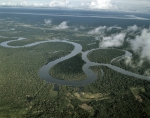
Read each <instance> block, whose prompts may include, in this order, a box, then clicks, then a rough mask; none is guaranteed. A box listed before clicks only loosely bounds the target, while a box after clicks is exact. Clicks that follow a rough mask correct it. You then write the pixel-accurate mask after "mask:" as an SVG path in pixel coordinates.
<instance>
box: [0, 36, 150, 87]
mask: <svg viewBox="0 0 150 118" xmlns="http://www.w3.org/2000/svg"><path fill="white" fill-rule="evenodd" d="M25 39H26V38H22V37H20V38H18V39H17V40H9V41H5V42H2V43H1V44H0V46H3V47H6V48H23V47H31V46H35V45H38V44H41V43H47V42H63V43H69V44H72V45H74V47H75V48H74V50H73V51H72V52H71V53H70V54H68V55H66V56H64V57H61V58H59V59H56V60H54V61H51V62H49V63H48V64H47V65H44V66H43V67H41V68H40V70H39V73H38V75H39V76H40V78H42V79H44V80H45V81H46V82H48V83H54V84H61V85H68V86H82V85H86V84H90V83H92V82H94V81H95V80H96V79H97V74H95V73H94V72H93V71H92V70H91V69H90V67H91V66H106V67H108V68H110V69H112V70H114V71H117V72H119V73H122V74H124V75H128V76H133V77H136V78H139V79H144V80H148V81H150V77H148V76H143V75H139V74H136V73H132V72H130V71H126V70H124V69H122V68H119V67H117V66H114V65H111V64H102V63H95V62H91V61H90V60H89V59H88V58H87V55H88V53H90V52H92V51H94V50H98V49H100V48H97V49H92V50H89V51H86V52H82V46H81V45H80V44H78V43H75V42H70V41H67V40H48V41H39V42H35V43H31V44H27V45H24V46H10V45H8V43H10V42H14V41H19V40H25ZM122 51H125V50H122ZM78 53H82V60H84V61H85V62H86V63H85V64H84V65H83V67H82V69H83V71H84V73H85V74H86V75H87V78H86V79H85V80H81V81H67V80H59V79H55V78H53V77H52V76H51V75H50V74H49V70H50V69H51V68H52V67H53V66H54V65H56V64H57V63H59V62H62V61H64V60H67V59H69V58H71V57H73V56H75V55H77V54H78ZM129 56H132V54H131V53H130V52H128V51H125V55H123V56H119V57H116V58H114V59H112V61H111V63H112V62H113V61H115V60H122V59H124V58H126V57H129ZM101 73H102V76H103V74H104V72H103V70H101Z"/></svg>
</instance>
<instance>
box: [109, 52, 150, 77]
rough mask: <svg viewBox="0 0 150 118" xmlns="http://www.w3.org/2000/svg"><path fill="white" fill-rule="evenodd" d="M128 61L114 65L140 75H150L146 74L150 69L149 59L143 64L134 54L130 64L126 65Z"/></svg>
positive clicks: (116, 62) (144, 60) (124, 60)
mask: <svg viewBox="0 0 150 118" xmlns="http://www.w3.org/2000/svg"><path fill="white" fill-rule="evenodd" d="M126 60H127V59H123V60H121V61H114V62H113V63H112V64H113V65H115V66H118V67H120V68H123V69H125V70H128V71H131V72H134V73H137V74H140V75H146V76H147V75H149V74H147V73H146V71H147V70H148V69H149V67H150V62H149V61H148V60H147V59H143V62H142V63H141V62H140V61H141V59H140V57H139V56H138V55H136V54H133V56H132V60H130V61H129V62H128V63H126ZM140 63H141V64H140Z"/></svg>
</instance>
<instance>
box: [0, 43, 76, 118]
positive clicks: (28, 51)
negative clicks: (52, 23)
mask: <svg viewBox="0 0 150 118" xmlns="http://www.w3.org/2000/svg"><path fill="white" fill-rule="evenodd" d="M73 48H74V47H73V46H72V45H70V44H66V43H46V44H40V45H37V46H34V47H30V48H20V49H9V48H3V47H0V73H1V74H0V93H1V95H0V117H18V118H20V117H22V115H25V114H26V113H27V112H28V111H30V109H31V107H34V104H33V103H32V102H31V103H29V101H30V100H31V101H32V100H33V99H35V98H36V96H37V95H38V94H39V93H40V92H42V91H43V89H44V88H45V86H49V87H48V88H47V91H49V92H50V93H49V92H48V93H47V94H50V95H51V96H54V97H55V96H56V95H57V92H56V93H55V92H54V91H52V90H53V85H46V82H45V81H43V80H42V79H41V78H39V76H38V71H39V69H40V68H41V67H42V66H43V65H44V64H46V63H48V62H49V61H53V60H55V59H57V58H60V57H62V56H65V55H67V54H69V53H70V51H72V50H73ZM58 50H61V51H60V52H57V53H51V52H55V51H58ZM65 50H67V51H65ZM47 96H48V95H46V97H47ZM38 99H40V98H38ZM43 99H44V97H43ZM48 99H49V97H48ZM53 99H54V98H53Z"/></svg>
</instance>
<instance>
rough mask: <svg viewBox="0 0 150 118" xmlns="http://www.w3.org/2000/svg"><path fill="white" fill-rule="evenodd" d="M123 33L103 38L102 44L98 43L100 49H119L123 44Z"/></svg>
mask: <svg viewBox="0 0 150 118" xmlns="http://www.w3.org/2000/svg"><path fill="white" fill-rule="evenodd" d="M125 35H126V34H125V33H119V34H113V35H111V36H109V37H103V40H102V42H101V43H100V47H101V48H107V47H119V46H121V45H122V44H123V42H124V38H125Z"/></svg>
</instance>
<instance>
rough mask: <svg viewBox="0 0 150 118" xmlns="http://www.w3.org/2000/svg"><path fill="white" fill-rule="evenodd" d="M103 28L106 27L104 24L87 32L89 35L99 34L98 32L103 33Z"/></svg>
mask: <svg viewBox="0 0 150 118" xmlns="http://www.w3.org/2000/svg"><path fill="white" fill-rule="evenodd" d="M105 29H107V27H106V26H100V27H97V28H95V29H93V30H91V31H89V32H88V33H87V34H90V35H100V34H103V33H104V30H105Z"/></svg>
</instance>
